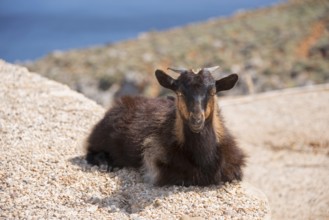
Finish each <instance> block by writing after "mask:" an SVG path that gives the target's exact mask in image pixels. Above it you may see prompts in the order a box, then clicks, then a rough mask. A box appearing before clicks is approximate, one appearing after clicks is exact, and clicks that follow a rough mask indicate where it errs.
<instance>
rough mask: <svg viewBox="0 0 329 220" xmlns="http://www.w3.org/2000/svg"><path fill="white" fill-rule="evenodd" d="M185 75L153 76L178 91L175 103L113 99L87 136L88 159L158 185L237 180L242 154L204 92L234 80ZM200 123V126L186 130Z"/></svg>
mask: <svg viewBox="0 0 329 220" xmlns="http://www.w3.org/2000/svg"><path fill="white" fill-rule="evenodd" d="M184 74H186V75H183V74H182V75H181V76H180V77H179V78H178V79H177V80H174V79H172V78H170V77H169V76H167V75H166V74H164V73H163V72H157V73H156V76H157V78H158V80H159V82H160V84H161V85H163V86H164V87H166V88H170V89H172V90H173V91H176V92H182V93H183V94H182V95H184V97H183V96H179V97H178V98H177V100H176V101H175V99H173V98H157V99H147V98H143V97H124V98H121V99H119V100H117V102H116V103H115V105H114V106H113V107H112V108H111V109H110V110H109V111H108V112H107V113H106V114H105V116H104V118H103V119H102V120H101V121H100V122H99V123H98V124H96V125H95V127H94V129H93V130H92V132H91V134H90V136H89V137H88V140H87V161H88V162H89V163H91V164H96V165H100V164H103V163H107V164H108V165H109V166H111V167H126V166H127V167H129V166H130V167H136V168H142V171H143V174H144V178H145V180H146V181H148V182H151V183H153V184H156V185H160V186H162V185H185V186H189V185H209V184H219V183H221V182H226V181H229V182H230V181H232V180H241V179H242V169H241V168H242V166H243V165H244V163H245V156H244V154H243V152H242V151H241V150H240V149H239V148H238V147H237V145H236V142H235V141H234V139H233V137H232V136H231V135H230V133H229V132H228V130H227V129H226V127H225V126H224V124H223V120H222V118H221V116H220V111H219V109H218V106H217V98H216V96H214V95H213V94H210V93H209V92H208V90H209V88H210V89H212V90H214V88H215V87H216V91H220V90H221V88H223V87H224V88H225V89H229V88H231V87H232V86H233V85H234V84H235V82H236V80H237V78H235V79H234V78H233V77H231V76H230V77H227V80H226V78H225V80H220V81H216V83H215V81H214V80H213V78H212V77H211V76H210V75H209V74H208V73H203V72H202V70H201V71H200V73H198V74H194V73H193V75H192V73H188V72H187V73H184ZM227 83H229V84H227ZM179 86H184V87H179ZM212 90H209V91H212ZM200 97H201V98H200ZM193 103H196V104H193ZM195 105H197V106H199V107H195ZM200 106H202V109H201V110H200ZM197 114H199V115H202V117H203V120H202V121H201V122H199V121H197V122H196V121H195V118H193V117H195V115H197ZM199 123H202V127H198V126H197V128H196V129H193V130H191V126H192V127H193V126H194V127H195V124H197V125H198V124H199Z"/></svg>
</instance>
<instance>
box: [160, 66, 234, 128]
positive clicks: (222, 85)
mask: <svg viewBox="0 0 329 220" xmlns="http://www.w3.org/2000/svg"><path fill="white" fill-rule="evenodd" d="M171 70H173V71H175V72H178V73H180V75H179V77H178V78H177V79H173V78H172V77H171V76H169V75H167V74H166V73H165V72H164V71H162V70H156V72H155V75H156V78H157V80H158V81H159V83H160V85H161V86H163V87H165V88H168V89H171V90H173V91H174V92H175V93H176V94H177V108H178V111H179V113H180V116H181V118H182V119H183V122H184V123H186V124H187V125H188V126H189V128H190V130H191V131H192V132H195V133H198V132H200V131H201V130H202V129H203V127H204V125H205V121H206V120H207V119H208V118H210V117H211V116H212V114H213V112H214V109H215V105H216V98H215V96H216V93H218V92H220V91H224V90H229V89H231V88H233V86H234V85H235V83H236V82H237V80H238V75H237V74H231V75H229V76H227V77H225V78H222V79H219V80H215V79H214V78H213V76H212V75H211V71H212V70H213V68H204V69H201V70H199V71H198V72H197V73H195V72H194V71H192V70H184V69H171Z"/></svg>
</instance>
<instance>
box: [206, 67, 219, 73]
mask: <svg viewBox="0 0 329 220" xmlns="http://www.w3.org/2000/svg"><path fill="white" fill-rule="evenodd" d="M217 69H219V66H213V67H208V68H204V70H206V71H209V72H210V73H213V72H215V71H216V70H217Z"/></svg>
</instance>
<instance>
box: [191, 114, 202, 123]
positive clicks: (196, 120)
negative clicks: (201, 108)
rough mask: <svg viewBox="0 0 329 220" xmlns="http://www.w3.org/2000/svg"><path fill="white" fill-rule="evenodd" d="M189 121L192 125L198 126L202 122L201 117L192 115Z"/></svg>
mask: <svg viewBox="0 0 329 220" xmlns="http://www.w3.org/2000/svg"><path fill="white" fill-rule="evenodd" d="M191 119H192V121H193V122H194V123H196V124H199V123H201V122H202V115H201V114H200V115H199V114H198V115H192V117H191Z"/></svg>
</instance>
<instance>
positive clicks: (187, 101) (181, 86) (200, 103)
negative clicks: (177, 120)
mask: <svg viewBox="0 0 329 220" xmlns="http://www.w3.org/2000/svg"><path fill="white" fill-rule="evenodd" d="M177 83H178V88H177V90H176V94H177V106H178V110H179V112H180V115H181V117H182V118H183V119H184V121H185V123H186V124H187V125H188V126H189V128H190V129H191V131H193V132H195V133H198V132H200V131H201V130H202V129H203V127H204V124H205V120H206V119H207V118H208V117H209V115H210V114H209V111H207V109H213V108H214V106H213V105H214V102H213V101H212V100H213V99H214V95H215V94H216V85H215V83H216V81H215V80H214V78H213V77H212V76H211V74H210V73H209V72H206V71H202V70H201V71H199V72H198V73H197V74H195V73H193V72H191V71H189V72H185V73H183V74H181V75H180V76H179V77H178V79H177ZM206 113H208V114H206Z"/></svg>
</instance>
